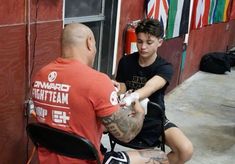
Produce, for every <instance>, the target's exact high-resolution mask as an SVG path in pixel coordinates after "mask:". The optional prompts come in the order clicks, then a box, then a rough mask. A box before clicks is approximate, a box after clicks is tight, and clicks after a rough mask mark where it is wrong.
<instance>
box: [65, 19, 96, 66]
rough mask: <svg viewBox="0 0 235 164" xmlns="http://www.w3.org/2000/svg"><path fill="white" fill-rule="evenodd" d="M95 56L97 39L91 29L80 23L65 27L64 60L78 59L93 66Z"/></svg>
mask: <svg viewBox="0 0 235 164" xmlns="http://www.w3.org/2000/svg"><path fill="white" fill-rule="evenodd" d="M95 54H96V45H95V37H94V34H93V32H92V31H91V29H90V28H89V27H87V26H86V25H84V24H80V23H72V24H69V25H67V26H65V28H64V30H63V34H62V57H63V58H70V59H78V60H80V61H82V62H83V63H85V64H87V65H89V66H92V65H93V63H94V59H95Z"/></svg>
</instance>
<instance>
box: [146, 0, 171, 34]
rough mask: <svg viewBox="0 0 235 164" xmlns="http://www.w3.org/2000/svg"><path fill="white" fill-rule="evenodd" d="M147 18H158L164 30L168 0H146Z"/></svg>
mask: <svg viewBox="0 0 235 164" xmlns="http://www.w3.org/2000/svg"><path fill="white" fill-rule="evenodd" d="M145 6H146V15H147V18H154V19H158V20H159V21H160V22H161V23H162V25H163V27H164V31H166V25H167V17H168V9H169V3H168V0H146V1H145Z"/></svg>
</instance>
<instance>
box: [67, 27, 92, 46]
mask: <svg viewBox="0 0 235 164" xmlns="http://www.w3.org/2000/svg"><path fill="white" fill-rule="evenodd" d="M89 36H93V33H92V31H91V30H90V29H89V28H88V27H87V26H85V25H83V24H79V23H72V24H69V25H67V26H66V27H65V29H64V32H63V36H62V38H63V39H62V44H63V46H68V45H81V46H84V43H85V42H86V39H87V38H88V37H89Z"/></svg>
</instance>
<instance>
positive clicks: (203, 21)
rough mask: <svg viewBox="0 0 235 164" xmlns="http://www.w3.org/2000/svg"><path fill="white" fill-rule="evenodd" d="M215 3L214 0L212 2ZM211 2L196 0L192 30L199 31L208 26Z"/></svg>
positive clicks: (208, 0)
mask: <svg viewBox="0 0 235 164" xmlns="http://www.w3.org/2000/svg"><path fill="white" fill-rule="evenodd" d="M212 1H213V0H212ZM209 11H210V0H194V2H193V11H192V19H191V29H197V28H200V27H203V26H205V25H207V24H208V18H209V17H208V15H209Z"/></svg>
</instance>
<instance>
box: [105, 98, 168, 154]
mask: <svg viewBox="0 0 235 164" xmlns="http://www.w3.org/2000/svg"><path fill="white" fill-rule="evenodd" d="M155 118H158V119H157V120H156V119H155ZM164 122H165V111H164V110H163V109H162V108H161V106H160V105H158V104H156V103H154V102H151V101H149V102H148V112H147V115H146V116H145V120H144V125H143V128H142V130H141V131H140V133H139V134H138V135H137V136H136V137H135V138H134V139H133V140H132V141H130V142H129V143H125V142H122V141H120V140H118V139H116V138H115V137H114V136H113V135H112V134H111V133H109V134H108V135H109V140H110V145H111V150H112V151H113V150H114V148H115V145H116V144H119V145H122V146H124V147H129V148H133V149H146V148H153V147H160V148H161V150H162V151H165V133H164ZM153 127H156V131H159V133H160V134H161V136H160V138H159V140H158V139H157V136H154V134H155V132H156V131H155V130H154V128H153ZM154 131H155V132H154ZM153 133H154V134H153ZM151 134H152V135H151ZM145 137H146V138H145ZM151 138H152V139H154V140H155V139H156V142H154V143H152V141H153V140H152V139H151ZM150 145H151V146H150Z"/></svg>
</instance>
